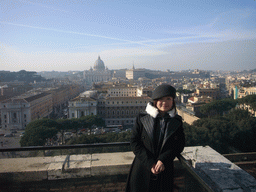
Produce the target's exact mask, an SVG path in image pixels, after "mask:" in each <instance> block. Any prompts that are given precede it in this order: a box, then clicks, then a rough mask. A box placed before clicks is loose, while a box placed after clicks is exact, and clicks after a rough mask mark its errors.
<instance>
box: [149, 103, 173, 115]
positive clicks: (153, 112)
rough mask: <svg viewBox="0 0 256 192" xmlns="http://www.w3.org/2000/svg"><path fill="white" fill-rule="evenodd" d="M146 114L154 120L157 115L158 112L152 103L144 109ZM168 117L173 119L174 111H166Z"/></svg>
mask: <svg viewBox="0 0 256 192" xmlns="http://www.w3.org/2000/svg"><path fill="white" fill-rule="evenodd" d="M145 111H146V113H147V114H149V115H150V116H151V117H153V118H156V117H157V115H158V114H159V111H158V109H157V108H156V107H154V106H153V104H152V102H149V103H148V104H147V107H146V110H145ZM168 114H169V116H170V117H174V116H175V115H176V112H175V109H174V108H173V109H172V110H170V111H168Z"/></svg>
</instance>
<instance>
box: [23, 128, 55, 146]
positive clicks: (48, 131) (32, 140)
mask: <svg viewBox="0 0 256 192" xmlns="http://www.w3.org/2000/svg"><path fill="white" fill-rule="evenodd" d="M57 133H58V130H57V129H56V128H55V127H52V128H50V127H46V126H39V127H34V128H33V129H30V130H29V131H27V132H25V134H24V136H23V137H21V140H20V145H21V146H22V147H23V146H44V145H45V143H46V141H47V139H48V138H53V137H54V136H56V135H57Z"/></svg>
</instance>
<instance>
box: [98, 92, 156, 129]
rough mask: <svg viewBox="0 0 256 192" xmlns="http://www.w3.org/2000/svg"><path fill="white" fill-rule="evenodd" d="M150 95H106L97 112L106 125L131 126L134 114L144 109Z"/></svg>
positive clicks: (149, 99)
mask: <svg viewBox="0 0 256 192" xmlns="http://www.w3.org/2000/svg"><path fill="white" fill-rule="evenodd" d="M149 101H151V98H150V97H107V98H105V104H104V105H105V106H104V108H101V109H99V111H98V113H99V115H100V116H101V117H103V118H104V120H105V124H106V125H123V126H132V125H133V124H134V123H135V118H136V116H137V115H138V114H139V113H140V112H143V111H145V108H146V106H147V103H148V102H149Z"/></svg>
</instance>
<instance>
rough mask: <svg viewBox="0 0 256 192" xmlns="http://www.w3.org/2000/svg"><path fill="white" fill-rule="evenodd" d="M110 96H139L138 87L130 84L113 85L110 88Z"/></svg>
mask: <svg viewBox="0 0 256 192" xmlns="http://www.w3.org/2000/svg"><path fill="white" fill-rule="evenodd" d="M108 96H109V97H137V96H138V87H137V86H130V85H127V84H125V85H113V86H112V87H110V88H109V89H108Z"/></svg>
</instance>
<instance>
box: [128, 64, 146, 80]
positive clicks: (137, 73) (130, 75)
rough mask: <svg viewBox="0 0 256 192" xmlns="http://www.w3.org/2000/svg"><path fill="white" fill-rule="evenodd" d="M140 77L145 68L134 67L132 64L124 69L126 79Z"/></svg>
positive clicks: (143, 74)
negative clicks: (129, 67) (130, 67)
mask: <svg viewBox="0 0 256 192" xmlns="http://www.w3.org/2000/svg"><path fill="white" fill-rule="evenodd" d="M141 77H145V69H135V67H134V65H133V67H132V69H129V70H127V71H126V78H127V79H132V80H138V79H139V78H141Z"/></svg>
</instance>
